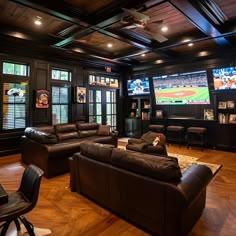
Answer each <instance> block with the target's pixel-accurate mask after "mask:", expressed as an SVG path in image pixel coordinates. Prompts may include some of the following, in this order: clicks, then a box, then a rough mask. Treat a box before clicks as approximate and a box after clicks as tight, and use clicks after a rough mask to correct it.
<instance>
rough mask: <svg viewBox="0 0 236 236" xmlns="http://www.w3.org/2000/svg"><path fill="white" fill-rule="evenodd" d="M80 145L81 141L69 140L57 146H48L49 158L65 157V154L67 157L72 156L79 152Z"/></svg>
mask: <svg viewBox="0 0 236 236" xmlns="http://www.w3.org/2000/svg"><path fill="white" fill-rule="evenodd" d="M80 144H81V140H80V139H69V140H64V141H61V142H59V143H56V144H47V145H45V148H46V149H47V153H48V154H49V158H58V156H63V153H65V156H72V155H73V154H74V153H75V152H79V150H80ZM58 154H59V155H58Z"/></svg>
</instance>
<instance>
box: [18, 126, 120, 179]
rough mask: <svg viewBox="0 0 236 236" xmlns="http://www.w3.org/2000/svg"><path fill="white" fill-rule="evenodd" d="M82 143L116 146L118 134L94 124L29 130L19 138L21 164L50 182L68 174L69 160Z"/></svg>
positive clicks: (42, 127) (29, 128)
mask: <svg viewBox="0 0 236 236" xmlns="http://www.w3.org/2000/svg"><path fill="white" fill-rule="evenodd" d="M84 141H93V142H98V143H104V144H112V145H114V146H117V141H118V133H117V132H114V131H113V132H110V126H106V125H98V124H97V123H94V122H93V123H79V122H78V123H74V124H59V125H55V126H41V127H28V128H26V129H25V131H24V136H23V137H22V161H23V162H24V163H26V164H34V165H36V166H38V167H40V168H41V169H42V170H43V171H44V176H45V177H46V178H51V177H54V176H56V175H59V174H62V173H65V172H68V171H69V162H68V158H69V157H70V156H72V155H73V154H74V153H76V152H78V151H79V150H80V144H81V143H82V142H84Z"/></svg>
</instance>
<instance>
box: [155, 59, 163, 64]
mask: <svg viewBox="0 0 236 236" xmlns="http://www.w3.org/2000/svg"><path fill="white" fill-rule="evenodd" d="M161 63H163V60H156V61H155V64H161Z"/></svg>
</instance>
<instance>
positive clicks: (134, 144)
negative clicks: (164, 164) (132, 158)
mask: <svg viewBox="0 0 236 236" xmlns="http://www.w3.org/2000/svg"><path fill="white" fill-rule="evenodd" d="M157 137H158V141H157V142H156V143H155V142H154V140H155V139H156V138H157ZM165 144H166V136H165V135H164V134H162V133H156V132H152V131H148V132H147V133H145V134H143V135H142V137H141V138H140V139H137V138H130V139H128V144H127V145H126V149H128V150H132V151H136V152H143V153H148V154H152V155H158V156H159V155H164V156H167V150H166V145H165Z"/></svg>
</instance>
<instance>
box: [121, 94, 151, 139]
mask: <svg viewBox="0 0 236 236" xmlns="http://www.w3.org/2000/svg"><path fill="white" fill-rule="evenodd" d="M150 114H151V104H150V98H149V97H146V96H145V97H143V96H142V97H132V98H131V97H129V98H128V102H127V116H126V117H127V118H126V119H125V135H126V136H127V137H140V136H141V135H142V134H143V133H145V132H147V131H148V126H149V124H150Z"/></svg>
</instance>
